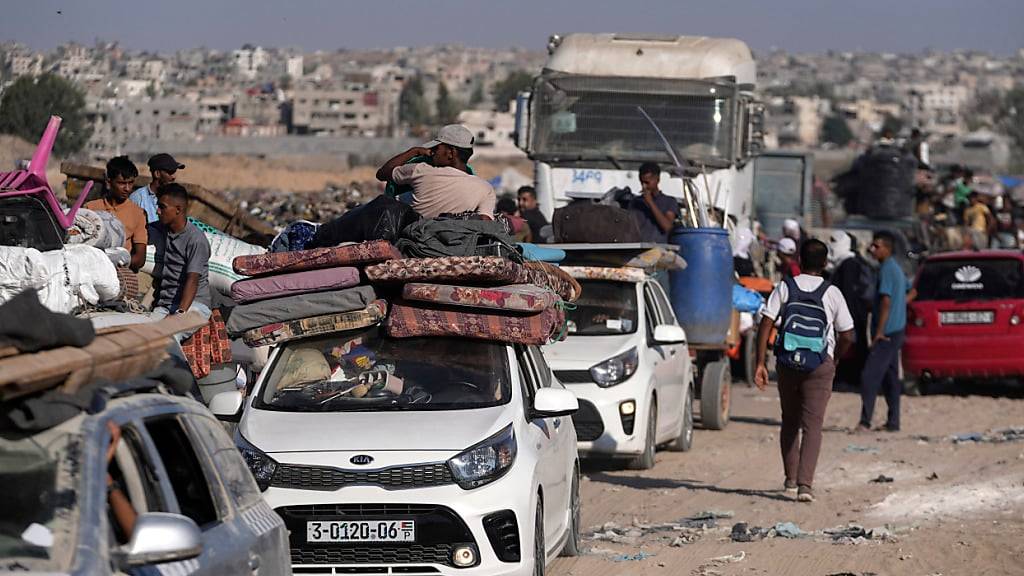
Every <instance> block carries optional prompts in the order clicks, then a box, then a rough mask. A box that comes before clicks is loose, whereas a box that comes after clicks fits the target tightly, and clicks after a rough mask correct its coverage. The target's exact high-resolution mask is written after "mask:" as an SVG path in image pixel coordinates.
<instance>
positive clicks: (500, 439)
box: [448, 424, 516, 490]
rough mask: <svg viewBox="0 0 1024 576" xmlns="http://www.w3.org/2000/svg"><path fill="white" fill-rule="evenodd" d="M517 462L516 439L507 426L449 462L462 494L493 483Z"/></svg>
mask: <svg viewBox="0 0 1024 576" xmlns="http://www.w3.org/2000/svg"><path fill="white" fill-rule="evenodd" d="M515 460H516V435H515V433H514V432H513V431H512V425H511V424H509V425H508V426H506V427H505V428H503V429H502V430H501V431H500V432H498V433H497V434H495V435H493V436H491V437H490V438H488V439H486V440H484V441H483V442H480V443H479V444H476V445H475V446H472V447H470V448H467V449H465V450H463V451H462V452H461V453H459V454H458V455H457V456H455V457H453V458H452V459H451V460H448V467H449V468H450V469H451V471H452V475H453V476H455V481H456V482H458V484H459V486H460V487H462V488H463V489H465V490H472V489H473V488H479V487H480V486H483V485H484V484H489V483H491V482H494V481H495V480H497V479H498V478H501V477H502V476H504V475H505V473H506V472H508V471H509V469H510V468H512V463H513V462H515Z"/></svg>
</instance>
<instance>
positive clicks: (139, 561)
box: [116, 512, 203, 568]
mask: <svg viewBox="0 0 1024 576" xmlns="http://www.w3.org/2000/svg"><path fill="white" fill-rule="evenodd" d="M202 552H203V535H202V532H200V531H199V526H197V525H196V523H195V522H194V521H193V520H192V519H191V518H188V517H185V516H182V515H180V514H168V513H166V512H147V513H146V514H141V515H140V516H139V517H138V518H137V519H136V520H135V529H134V530H132V538H131V540H130V541H129V542H128V543H127V544H125V545H124V546H121V547H120V548H118V549H117V552H116V556H117V557H118V563H119V564H120V565H121V566H122V567H124V568H130V567H133V566H144V565H147V564H161V563H164V562H176V561H179V560H188V559H189V558H195V557H196V556H199V555H200V554H202Z"/></svg>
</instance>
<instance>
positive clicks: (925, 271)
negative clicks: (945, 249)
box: [917, 258, 1024, 301]
mask: <svg viewBox="0 0 1024 576" xmlns="http://www.w3.org/2000/svg"><path fill="white" fill-rule="evenodd" d="M1015 298H1024V274H1022V266H1021V261H1020V260H1018V259H1016V258H999V259H976V260H934V261H931V262H926V263H925V265H924V266H923V267H922V268H921V274H920V277H919V278H918V280H917V300H918V301H925V300H959V301H965V300H1002V299H1015Z"/></svg>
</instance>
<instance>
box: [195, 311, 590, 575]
mask: <svg viewBox="0 0 1024 576" xmlns="http://www.w3.org/2000/svg"><path fill="white" fill-rule="evenodd" d="M243 405H244V406H243ZM240 408H241V409H242V413H241V416H240V418H241V420H240V422H239V425H238V431H237V434H236V436H235V440H236V442H237V443H238V446H239V449H240V450H241V452H242V454H243V455H244V457H245V459H246V461H247V462H248V464H249V466H250V468H251V469H252V471H253V474H254V475H255V477H256V481H257V482H258V483H259V487H260V490H262V491H263V496H264V498H265V500H266V501H267V502H268V503H269V504H270V506H271V507H272V508H273V509H274V510H275V511H276V512H277V514H279V515H280V516H281V517H282V518H283V519H284V521H285V524H286V526H287V528H288V530H289V533H290V537H289V538H290V549H291V558H292V567H293V569H294V570H295V572H296V573H303V574H350V573H360V574H362V573H374V574H466V575H467V576H468V575H476V574H479V575H484V574H486V575H488V576H494V575H501V574H509V575H511V574H543V573H544V568H545V565H546V564H547V563H548V562H549V561H550V560H552V559H553V557H555V556H557V555H558V554H559V553H565V554H570V555H575V554H577V553H578V552H579V551H580V546H581V544H580V492H579V491H580V470H579V463H578V458H577V454H576V433H575V430H574V429H573V425H572V421H571V419H570V416H571V414H572V413H573V412H575V411H576V409H577V401H576V398H575V396H574V395H573V394H572V393H571V392H569V391H567V390H566V389H564V388H563V387H562V385H561V384H560V383H559V382H558V380H557V379H555V378H554V376H553V374H552V371H551V369H550V368H549V367H548V365H547V363H546V362H545V360H544V357H543V355H542V354H541V352H540V350H539V349H538V348H537V347H536V346H524V345H518V344H517V345H512V344H507V343H502V342H489V341H480V340H469V339H463V338H457V337H416V338H392V337H389V336H387V335H385V331H384V328H383V327H380V326H374V327H370V328H366V329H361V330H350V331H347V332H334V333H330V334H326V335H321V336H311V337H306V338H303V339H298V340H291V341H288V342H285V343H283V344H280V345H278V346H277V347H276V348H275V349H274V351H273V352H272V353H271V357H270V361H269V363H268V368H267V369H266V370H264V372H263V373H262V374H261V376H260V379H259V380H258V382H257V383H256V385H255V388H254V390H253V392H252V394H251V395H250V396H248V397H244V398H243V395H242V394H241V393H239V392H227V393H223V394H221V395H219V396H217V397H215V398H214V401H213V403H212V404H211V409H212V410H213V411H214V413H215V414H218V415H219V416H220V417H222V418H230V417H232V415H234V414H235V413H236V412H237V411H238V410H239V409H240Z"/></svg>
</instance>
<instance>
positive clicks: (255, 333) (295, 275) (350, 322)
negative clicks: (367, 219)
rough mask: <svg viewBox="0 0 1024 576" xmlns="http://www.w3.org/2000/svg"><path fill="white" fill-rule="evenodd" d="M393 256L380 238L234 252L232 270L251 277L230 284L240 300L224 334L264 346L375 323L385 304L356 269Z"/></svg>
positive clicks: (391, 248) (395, 251) (398, 255)
mask: <svg viewBox="0 0 1024 576" xmlns="http://www.w3.org/2000/svg"><path fill="white" fill-rule="evenodd" d="M395 258H401V254H400V253H399V252H398V250H396V249H395V247H394V246H392V245H391V244H390V243H389V242H386V241H382V240H377V241H371V242H362V243H359V244H349V245H346V246H337V247H333V248H316V249H312V250H298V251H294V252H276V253H266V254H254V255H248V256H239V257H236V258H235V259H234V262H233V264H232V266H233V268H234V271H235V272H237V273H238V274H244V275H246V276H251V278H247V279H245V280H239V281H237V282H235V283H234V284H232V286H231V295H232V298H233V299H234V300H235V302H238V303H239V305H238V306H236V307H235V308H234V309H233V310H232V312H231V316H230V317H229V318H228V322H227V331H228V334H229V335H230V336H232V337H238V336H241V337H242V339H243V340H244V341H245V343H246V344H248V345H249V346H263V345H268V344H277V343H279V342H284V341H287V340H292V339H296V338H302V337H307V336H313V335H317V334H325V333H329V332H337V331H342V330H354V329H358V328H363V327H367V326H371V325H373V324H376V323H378V322H380V321H381V320H382V319H383V318H384V316H385V315H386V313H387V303H386V302H385V301H383V300H380V299H378V298H377V293H376V291H375V290H374V288H373V286H370V285H365V284H361V283H360V279H361V273H360V268H361V267H363V266H367V265H371V264H379V263H382V262H386V261H389V260H392V259H395Z"/></svg>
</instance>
